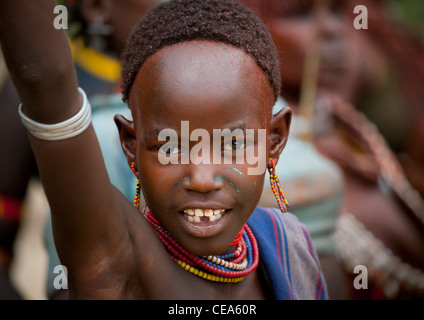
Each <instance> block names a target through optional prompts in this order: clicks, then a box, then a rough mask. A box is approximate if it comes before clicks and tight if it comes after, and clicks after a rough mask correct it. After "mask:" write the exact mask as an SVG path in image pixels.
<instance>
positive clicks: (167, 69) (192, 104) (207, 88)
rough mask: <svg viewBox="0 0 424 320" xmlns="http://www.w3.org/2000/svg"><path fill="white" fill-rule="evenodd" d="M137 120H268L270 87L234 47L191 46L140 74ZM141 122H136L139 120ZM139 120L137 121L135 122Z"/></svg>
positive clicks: (159, 58)
mask: <svg viewBox="0 0 424 320" xmlns="http://www.w3.org/2000/svg"><path fill="white" fill-rule="evenodd" d="M129 102H130V105H131V109H132V110H133V113H136V115H138V116H139V117H150V118H155V121H157V120H158V119H159V118H168V120H169V119H175V120H187V119H188V117H191V118H193V117H197V118H199V117H202V116H203V117H204V118H205V119H206V120H208V117H209V116H210V115H211V113H213V114H214V116H215V117H218V118H219V115H220V113H221V114H222V113H231V114H232V116H233V118H234V117H235V116H237V115H240V113H242V114H243V115H244V116H254V115H255V116H256V117H257V116H258V114H266V113H267V110H268V109H269V110H270V109H271V108H272V105H273V102H274V94H273V90H272V88H271V85H270V83H269V81H268V79H267V78H266V76H265V74H264V73H263V72H262V70H261V69H260V68H259V67H258V66H257V64H256V63H255V61H254V59H253V58H252V57H251V56H249V55H248V54H246V53H245V52H244V51H242V50H240V49H237V48H235V47H233V46H230V45H226V44H222V43H217V42H211V41H188V42H183V43H179V44H175V45H172V46H168V47H165V48H163V49H161V50H160V51H158V52H157V53H156V54H155V55H153V56H152V57H150V58H149V59H148V60H147V61H146V62H145V63H144V65H143V66H142V68H141V70H140V71H139V73H138V75H137V77H136V79H135V81H134V84H133V87H132V89H131V93H130V99H129ZM136 117H137V116H136ZM136 117H135V118H136Z"/></svg>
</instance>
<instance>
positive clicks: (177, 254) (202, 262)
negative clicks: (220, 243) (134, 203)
mask: <svg viewBox="0 0 424 320" xmlns="http://www.w3.org/2000/svg"><path fill="white" fill-rule="evenodd" d="M143 215H144V216H145V217H146V219H147V221H149V223H150V224H151V225H152V227H153V229H154V230H155V231H156V234H157V235H158V237H159V239H160V240H161V241H162V243H163V245H164V246H165V248H166V250H167V251H168V253H169V254H170V255H171V258H172V259H173V260H174V261H176V262H177V263H178V264H179V265H180V266H181V267H183V268H184V269H186V270H187V271H189V272H190V273H192V274H194V275H196V276H198V277H201V278H203V279H206V280H210V281H215V282H229V283H237V282H240V281H241V280H243V279H244V277H246V276H247V275H249V274H250V273H252V272H253V271H254V270H255V269H256V268H257V266H258V264H259V249H258V244H257V242H256V239H255V236H254V235H253V232H252V231H251V230H250V228H249V227H248V226H247V224H245V225H244V227H243V228H242V230H241V231H240V232H239V234H238V235H237V237H236V239H235V240H234V241H233V243H232V244H231V245H236V250H235V251H234V252H233V253H230V254H224V255H220V256H212V255H211V256H205V257H199V256H196V255H194V254H191V253H190V252H188V251H186V250H185V249H184V248H182V247H181V246H180V245H179V244H178V242H177V241H176V240H175V239H174V238H173V237H172V236H171V234H170V233H169V232H168V231H166V230H165V229H164V228H163V227H162V225H161V224H160V223H159V221H158V220H157V219H156V218H155V216H154V215H153V213H152V212H151V211H150V210H149V209H148V208H147V207H145V208H144V210H143Z"/></svg>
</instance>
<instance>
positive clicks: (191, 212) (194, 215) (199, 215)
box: [183, 209, 229, 223]
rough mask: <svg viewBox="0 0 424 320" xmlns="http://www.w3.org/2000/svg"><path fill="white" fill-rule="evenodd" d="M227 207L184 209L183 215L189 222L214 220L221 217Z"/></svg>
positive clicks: (226, 210)
mask: <svg viewBox="0 0 424 320" xmlns="http://www.w3.org/2000/svg"><path fill="white" fill-rule="evenodd" d="M228 211H229V209H186V210H184V211H183V213H184V214H183V216H184V218H186V219H187V220H188V221H189V222H193V223H201V222H214V221H218V220H219V219H221V218H222V217H223V216H224V215H225V214H226V213H227V212H228Z"/></svg>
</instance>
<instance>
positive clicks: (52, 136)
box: [18, 88, 91, 141]
mask: <svg viewBox="0 0 424 320" xmlns="http://www.w3.org/2000/svg"><path fill="white" fill-rule="evenodd" d="M78 90H79V92H80V93H81V96H82V106H81V109H80V110H79V111H78V113H77V114H75V115H74V116H73V117H71V118H69V119H67V120H65V121H62V122H59V123H55V124H44V123H39V122H36V121H34V120H32V119H30V118H28V117H27V116H26V115H25V114H24V113H23V111H22V103H21V104H20V105H19V109H18V111H19V115H20V117H21V120H22V123H23V124H24V126H25V127H26V128H27V130H28V131H29V132H30V133H31V134H32V135H33V136H34V137H36V138H38V139H41V140H49V141H57V140H65V139H69V138H72V137H75V136H77V135H79V134H80V133H82V132H83V131H84V130H85V129H87V128H88V126H89V125H90V123H91V105H90V102H89V101H88V99H87V95H86V94H85V92H84V90H82V89H81V88H78Z"/></svg>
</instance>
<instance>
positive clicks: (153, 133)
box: [147, 121, 247, 140]
mask: <svg viewBox="0 0 424 320" xmlns="http://www.w3.org/2000/svg"><path fill="white" fill-rule="evenodd" d="M164 129H171V128H161V129H159V128H155V129H153V130H151V131H149V132H148V133H147V136H148V138H149V139H150V140H157V139H158V137H159V133H160V132H161V131H162V130H164ZM194 129H200V128H193V129H191V128H190V132H192V131H193V130H194ZM214 129H217V130H224V129H229V130H230V131H234V130H236V129H241V130H242V131H243V132H246V129H247V128H246V123H245V122H244V121H240V122H236V123H234V124H231V125H230V126H228V127H224V128H214ZM172 130H174V131H176V132H177V133H178V137H180V133H179V132H178V130H175V129H172Z"/></svg>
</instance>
